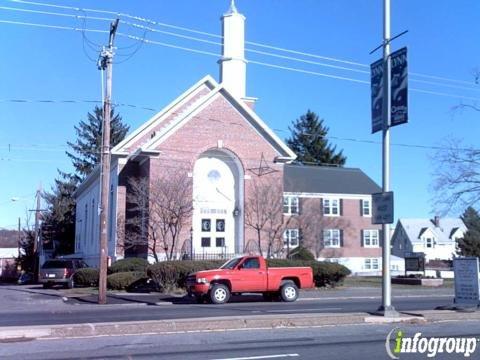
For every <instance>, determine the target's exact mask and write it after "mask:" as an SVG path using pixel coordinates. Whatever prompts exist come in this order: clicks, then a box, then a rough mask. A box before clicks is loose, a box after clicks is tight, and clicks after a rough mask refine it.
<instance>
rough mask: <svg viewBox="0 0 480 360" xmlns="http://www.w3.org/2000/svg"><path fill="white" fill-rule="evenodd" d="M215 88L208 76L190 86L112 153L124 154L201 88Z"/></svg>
mask: <svg viewBox="0 0 480 360" xmlns="http://www.w3.org/2000/svg"><path fill="white" fill-rule="evenodd" d="M216 86H218V84H217V82H216V81H215V80H214V79H213V78H212V77H211V76H210V75H207V76H205V77H204V78H202V79H201V80H200V81H198V82H197V83H195V84H194V85H193V86H191V87H190V88H189V89H188V90H186V91H185V92H184V93H183V94H181V95H180V96H178V97H177V98H176V99H175V100H173V101H172V102H171V103H170V104H168V105H167V106H165V107H164V108H163V109H162V110H161V111H160V112H158V113H156V114H155V115H153V116H152V117H151V118H150V119H149V120H148V121H146V122H145V123H143V124H142V125H140V126H139V127H138V128H137V129H135V130H134V131H133V132H132V133H130V134H128V135H127V137H125V139H123V140H122V141H121V142H120V143H118V144H117V145H116V146H115V147H114V148H113V149H112V153H113V154H124V153H125V150H126V148H128V147H129V146H131V145H133V143H134V142H135V140H137V139H138V138H140V137H142V135H143V134H145V133H148V131H149V129H153V128H154V127H155V125H157V124H158V123H161V122H162V121H164V120H165V119H166V118H167V117H168V115H171V113H172V112H174V111H175V110H176V109H178V108H180V107H181V106H182V105H184V104H185V102H187V101H188V100H189V99H191V98H192V97H193V96H194V95H195V94H196V93H197V92H198V91H200V90H201V89H202V88H203V87H206V88H209V89H213V88H215V87H216ZM135 150H136V149H135Z"/></svg>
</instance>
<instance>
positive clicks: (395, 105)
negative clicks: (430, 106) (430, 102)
mask: <svg viewBox="0 0 480 360" xmlns="http://www.w3.org/2000/svg"><path fill="white" fill-rule="evenodd" d="M390 62H391V72H390V79H391V85H390V96H391V112H390V126H396V125H400V124H404V123H406V122H408V66H407V48H406V47H404V48H402V49H400V50H397V51H395V52H393V53H392V54H391V55H390ZM370 86H371V92H372V95H371V97H372V98H371V102H372V104H371V105H372V134H374V133H376V132H377V131H380V130H383V126H384V119H383V111H382V110H383V59H380V60H378V61H376V62H374V63H373V64H371V65H370Z"/></svg>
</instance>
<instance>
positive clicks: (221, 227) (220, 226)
mask: <svg viewBox="0 0 480 360" xmlns="http://www.w3.org/2000/svg"><path fill="white" fill-rule="evenodd" d="M215 224H216V225H215V228H216V229H217V232H224V231H225V219H217V220H216V223H215Z"/></svg>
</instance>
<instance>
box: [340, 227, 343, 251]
mask: <svg viewBox="0 0 480 360" xmlns="http://www.w3.org/2000/svg"><path fill="white" fill-rule="evenodd" d="M340 247H343V229H340Z"/></svg>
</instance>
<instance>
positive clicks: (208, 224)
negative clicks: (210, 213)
mask: <svg viewBox="0 0 480 360" xmlns="http://www.w3.org/2000/svg"><path fill="white" fill-rule="evenodd" d="M211 228H212V221H211V220H210V219H202V231H204V232H209V231H210V229H211ZM209 246H210V245H209Z"/></svg>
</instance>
